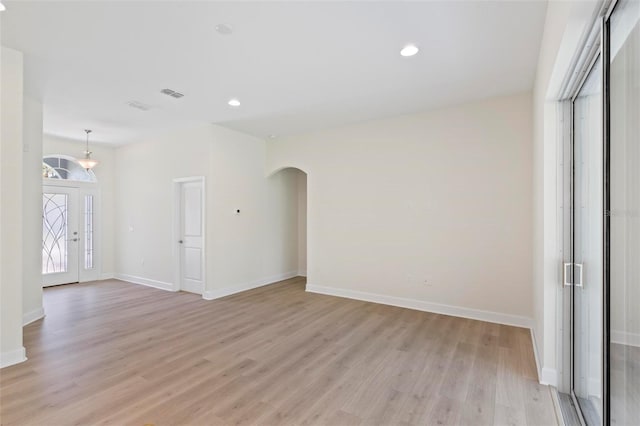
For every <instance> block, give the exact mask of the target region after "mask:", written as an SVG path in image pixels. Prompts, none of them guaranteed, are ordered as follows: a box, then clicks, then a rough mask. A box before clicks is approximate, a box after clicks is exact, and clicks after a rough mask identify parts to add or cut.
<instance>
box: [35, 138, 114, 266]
mask: <svg viewBox="0 0 640 426" xmlns="http://www.w3.org/2000/svg"><path fill="white" fill-rule="evenodd" d="M78 134H79V135H84V131H83V129H82V128H78ZM89 142H90V146H89V149H90V150H91V152H93V154H91V156H92V158H95V159H96V160H98V165H97V166H95V167H94V168H93V169H92V170H93V172H94V173H95V175H96V178H97V180H98V184H99V187H100V212H99V213H100V219H101V228H102V232H101V234H100V241H101V243H100V253H101V254H100V256H101V259H102V265H101V274H102V278H109V277H113V275H114V273H115V260H114V248H115V236H114V232H113V230H114V228H115V222H114V219H115V196H116V194H115V174H116V164H115V147H112V146H109V145H104V144H96V143H92V142H91V141H89ZM84 151H85V142H83V141H77V140H72V139H65V138H60V137H58V136H53V135H48V134H45V135H44V137H43V142H42V155H41V157H42V156H46V155H55V154H62V155H69V156H71V157H75V158H82V157H83V156H84ZM39 164H42V158H41V159H40V163H39ZM41 175H42V173H40V176H41ZM39 183H40V186H42V178H41V177H40V181H39ZM40 203H42V198H41V199H40ZM40 238H42V237H40Z"/></svg>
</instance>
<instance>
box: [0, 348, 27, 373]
mask: <svg viewBox="0 0 640 426" xmlns="http://www.w3.org/2000/svg"><path fill="white" fill-rule="evenodd" d="M26 360H27V352H26V351H25V349H24V346H21V347H20V348H18V349H15V350H13V351H8V352H2V353H0V368H4V367H9V366H11V365H15V364H20V363H21V362H24V361H26Z"/></svg>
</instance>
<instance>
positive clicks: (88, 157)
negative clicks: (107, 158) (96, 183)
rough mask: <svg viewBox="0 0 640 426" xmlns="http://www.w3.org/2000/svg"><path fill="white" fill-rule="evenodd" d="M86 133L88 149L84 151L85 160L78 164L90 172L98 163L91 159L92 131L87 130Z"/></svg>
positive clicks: (79, 161) (82, 159) (80, 160)
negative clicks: (90, 141) (90, 138)
mask: <svg viewBox="0 0 640 426" xmlns="http://www.w3.org/2000/svg"><path fill="white" fill-rule="evenodd" d="M84 131H85V133H86V134H87V148H86V150H85V151H84V158H81V159H79V160H78V163H80V165H81V166H82V167H84V168H85V169H87V170H89V169H93V168H94V167H95V166H96V164H98V161H96V160H94V159H93V158H91V151H89V133H91V130H89V129H85V130H84Z"/></svg>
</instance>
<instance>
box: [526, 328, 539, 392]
mask: <svg viewBox="0 0 640 426" xmlns="http://www.w3.org/2000/svg"><path fill="white" fill-rule="evenodd" d="M529 330H530V331H531V346H533V358H534V359H535V361H536V372H537V373H538V382H540V383H542V381H541V380H540V378H541V377H542V367H541V365H540V356H539V353H538V342H537V340H536V333H535V331H534V327H531V328H530V329H529Z"/></svg>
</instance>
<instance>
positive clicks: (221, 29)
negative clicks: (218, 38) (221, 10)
mask: <svg viewBox="0 0 640 426" xmlns="http://www.w3.org/2000/svg"><path fill="white" fill-rule="evenodd" d="M216 31H217V32H218V34H222V35H229V34H231V33H232V32H233V27H232V26H231V25H229V24H218V25H216Z"/></svg>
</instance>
